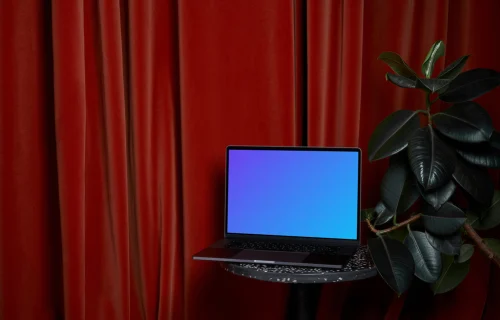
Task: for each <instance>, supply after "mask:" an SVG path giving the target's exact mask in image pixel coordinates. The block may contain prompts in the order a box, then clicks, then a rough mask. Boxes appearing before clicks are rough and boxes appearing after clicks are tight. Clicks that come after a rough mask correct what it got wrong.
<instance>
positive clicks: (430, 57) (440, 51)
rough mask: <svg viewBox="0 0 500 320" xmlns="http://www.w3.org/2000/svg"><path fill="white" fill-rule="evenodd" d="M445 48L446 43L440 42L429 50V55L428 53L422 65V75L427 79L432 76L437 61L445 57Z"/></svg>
mask: <svg viewBox="0 0 500 320" xmlns="http://www.w3.org/2000/svg"><path fill="white" fill-rule="evenodd" d="M444 48H445V46H444V42H443V41H441V40H440V41H437V42H435V43H434V44H433V45H432V47H431V49H430V50H429V53H427V57H425V60H424V63H423V64H422V73H423V74H424V75H425V77H426V78H427V79H429V78H430V77H431V76H432V71H433V70H434V64H435V63H436V61H437V60H438V59H439V58H441V57H442V56H444Z"/></svg>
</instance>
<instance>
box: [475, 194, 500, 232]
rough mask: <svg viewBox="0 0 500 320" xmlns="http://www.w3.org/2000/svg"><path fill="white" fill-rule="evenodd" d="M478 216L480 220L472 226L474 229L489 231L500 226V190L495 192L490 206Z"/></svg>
mask: <svg viewBox="0 0 500 320" xmlns="http://www.w3.org/2000/svg"><path fill="white" fill-rule="evenodd" d="M477 215H478V216H479V217H480V218H479V219H477V220H476V221H475V222H474V223H472V224H471V225H472V227H474V229H477V230H487V229H491V228H494V227H496V226H498V225H499V224H500V190H495V193H494V194H493V199H492V200H491V204H490V206H489V207H488V208H486V209H485V210H483V211H481V212H479V213H478V214H477Z"/></svg>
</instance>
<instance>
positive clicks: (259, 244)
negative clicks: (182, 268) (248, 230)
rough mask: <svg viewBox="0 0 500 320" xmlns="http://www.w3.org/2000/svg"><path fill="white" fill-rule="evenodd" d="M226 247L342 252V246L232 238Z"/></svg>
mask: <svg viewBox="0 0 500 320" xmlns="http://www.w3.org/2000/svg"><path fill="white" fill-rule="evenodd" d="M226 248H229V249H252V250H264V251H288V252H309V253H316V254H327V255H337V254H339V253H341V251H344V250H341V248H340V247H331V246H323V245H310V244H307V245H306V244H294V243H280V242H270V241H241V240H231V241H230V242H229V243H228V244H227V245H226Z"/></svg>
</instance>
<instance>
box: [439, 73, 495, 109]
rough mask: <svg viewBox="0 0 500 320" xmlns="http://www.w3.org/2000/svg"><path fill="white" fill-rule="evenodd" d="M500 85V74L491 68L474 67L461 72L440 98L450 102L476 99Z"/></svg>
mask: <svg viewBox="0 0 500 320" xmlns="http://www.w3.org/2000/svg"><path fill="white" fill-rule="evenodd" d="M498 85H500V74H499V73H498V72H496V71H495V70H490V69H472V70H469V71H465V72H464V73H461V74H459V75H458V76H457V77H456V78H455V79H454V80H453V81H452V82H451V83H450V85H449V87H448V89H447V90H446V91H445V92H444V93H443V94H440V95H439V99H441V100H443V101H445V102H450V103H457V102H465V101H471V100H474V99H476V98H478V97H480V96H482V95H483V94H485V93H487V92H489V91H491V90H493V89H494V88H496V87H497V86H498Z"/></svg>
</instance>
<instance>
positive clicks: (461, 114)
mask: <svg viewBox="0 0 500 320" xmlns="http://www.w3.org/2000/svg"><path fill="white" fill-rule="evenodd" d="M432 120H433V121H434V124H435V125H436V129H437V130H438V131H439V132H440V133H442V134H443V135H445V136H446V137H448V138H451V139H453V140H456V141H460V142H466V143H476V142H483V141H489V140H490V137H491V135H492V133H493V121H492V120H491V117H490V115H489V114H488V112H487V111H486V110H485V109H484V108H483V107H481V106H480V105H479V104H477V103H475V102H463V103H457V104H455V105H453V106H452V107H450V108H448V109H446V110H445V111H443V112H440V113H436V114H435V115H433V116H432Z"/></svg>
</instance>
